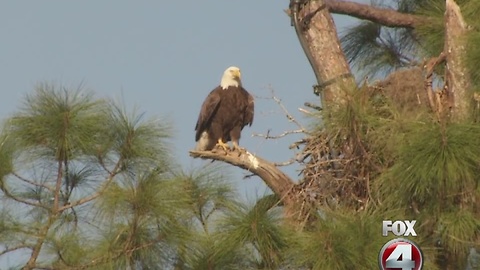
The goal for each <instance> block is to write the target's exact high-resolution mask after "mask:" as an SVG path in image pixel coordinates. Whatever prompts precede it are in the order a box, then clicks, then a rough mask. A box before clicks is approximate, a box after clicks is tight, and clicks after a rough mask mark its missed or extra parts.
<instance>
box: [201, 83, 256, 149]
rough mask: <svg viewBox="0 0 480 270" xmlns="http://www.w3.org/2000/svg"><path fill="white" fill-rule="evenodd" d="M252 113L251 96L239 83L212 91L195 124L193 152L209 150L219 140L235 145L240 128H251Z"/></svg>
mask: <svg viewBox="0 0 480 270" xmlns="http://www.w3.org/2000/svg"><path fill="white" fill-rule="evenodd" d="M253 114H254V99H253V96H252V95H250V94H249V93H248V92H247V91H246V90H245V89H244V88H243V87H242V86H241V84H240V85H238V86H236V85H233V86H228V87H225V86H223V87H222V86H218V87H217V88H215V89H213V90H212V91H211V92H210V94H209V95H208V96H207V98H206V99H205V101H204V102H203V105H202V108H201V110H200V114H199V116H198V120H197V124H196V125H195V131H196V133H195V141H196V142H197V146H196V149H195V150H197V151H206V150H212V149H213V148H214V147H215V145H216V144H217V143H218V142H219V141H220V140H221V142H223V143H226V142H228V141H232V143H233V145H234V147H236V146H238V143H239V140H240V136H241V131H242V129H243V128H244V127H245V126H246V125H252V122H253Z"/></svg>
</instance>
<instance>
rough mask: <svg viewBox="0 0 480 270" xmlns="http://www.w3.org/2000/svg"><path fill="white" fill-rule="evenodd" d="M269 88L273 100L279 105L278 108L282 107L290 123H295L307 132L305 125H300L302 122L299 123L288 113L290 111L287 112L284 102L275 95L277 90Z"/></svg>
mask: <svg viewBox="0 0 480 270" xmlns="http://www.w3.org/2000/svg"><path fill="white" fill-rule="evenodd" d="M269 88H270V92H271V93H272V99H273V100H274V101H275V102H276V103H277V104H278V106H280V108H281V109H282V110H283V112H284V113H285V116H286V117H287V119H288V121H290V122H293V123H295V125H297V126H298V127H299V128H300V129H301V130H305V128H304V127H303V125H302V124H300V122H298V121H297V120H296V119H295V118H294V117H293V116H292V115H291V114H290V112H288V110H287V108H286V107H285V105H283V103H282V100H281V99H279V98H278V97H277V96H276V95H275V90H273V88H272V87H269Z"/></svg>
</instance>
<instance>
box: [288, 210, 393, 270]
mask: <svg viewBox="0 0 480 270" xmlns="http://www.w3.org/2000/svg"><path fill="white" fill-rule="evenodd" d="M326 216H327V218H326V219H323V220H320V221H319V222H318V223H317V224H316V226H315V227H314V228H313V229H312V230H310V231H304V232H297V233H296V234H294V235H292V237H293V239H292V242H293V244H292V245H291V246H290V247H289V252H288V253H287V254H288V255H287V256H288V257H289V258H291V259H292V261H293V264H294V265H295V266H297V267H302V266H303V267H305V266H307V267H309V269H314V270H316V269H332V270H333V269H338V270H340V269H365V270H366V269H376V268H377V267H378V251H379V250H380V248H381V247H382V245H383V244H384V243H385V242H386V239H385V238H383V237H381V235H380V237H379V231H380V230H379V228H380V227H379V225H378V224H381V219H380V218H379V216H377V215H376V214H372V213H366V212H363V213H357V214H352V213H341V212H338V211H336V212H327V214H326ZM359 236H361V237H359Z"/></svg>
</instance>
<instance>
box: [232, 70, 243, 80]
mask: <svg viewBox="0 0 480 270" xmlns="http://www.w3.org/2000/svg"><path fill="white" fill-rule="evenodd" d="M241 76H242V73H241V72H240V70H234V71H233V77H234V78H237V79H240V78H241Z"/></svg>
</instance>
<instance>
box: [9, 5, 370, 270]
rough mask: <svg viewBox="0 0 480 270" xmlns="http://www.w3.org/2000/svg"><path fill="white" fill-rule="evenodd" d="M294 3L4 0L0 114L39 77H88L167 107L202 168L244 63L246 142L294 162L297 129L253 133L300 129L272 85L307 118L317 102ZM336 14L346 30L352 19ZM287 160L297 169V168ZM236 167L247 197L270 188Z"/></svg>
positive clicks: (133, 98) (182, 157)
mask: <svg viewBox="0 0 480 270" xmlns="http://www.w3.org/2000/svg"><path fill="white" fill-rule="evenodd" d="M357 2H367V1H357ZM287 7H288V1H278V0H260V1H259V0H242V1H228V0H217V1H213V0H203V1H192V0H186V1H158V0H157V1H153V0H152V1H126V0H116V1H93V0H90V1H47V0H44V1H23V0H16V1H3V2H2V3H1V5H0V34H1V43H0V82H1V89H2V90H0V91H1V99H0V116H1V118H2V119H5V118H6V117H8V116H9V115H11V114H12V113H13V112H14V111H15V110H16V108H18V106H19V105H20V102H21V100H22V99H23V97H24V96H25V94H26V93H29V92H31V91H32V90H33V89H34V86H35V84H36V83H38V82H45V81H48V82H54V83H58V84H62V85H64V86H67V87H73V88H75V87H77V86H78V85H79V84H80V83H83V85H84V86H85V88H90V89H92V90H94V91H95V92H96V93H97V96H98V97H111V98H118V99H119V98H123V99H124V101H125V103H126V104H127V105H128V108H133V107H134V106H137V107H138V108H139V110H140V111H141V112H145V113H146V117H154V116H167V117H168V119H170V120H171V122H173V127H174V137H173V139H172V141H171V142H172V144H173V146H174V154H175V156H176V160H177V161H178V162H179V163H180V164H181V165H182V166H183V167H184V168H186V169H189V168H196V167H199V166H202V165H205V164H208V162H207V161H201V160H193V159H192V158H190V157H189V156H188V150H190V149H192V148H193V146H194V144H195V141H194V126H195V122H196V120H197V116H198V113H199V110H200V106H201V103H202V102H203V100H204V98H205V97H206V95H207V94H208V93H209V92H210V91H211V90H212V89H213V88H214V87H215V86H217V85H218V84H219V81H220V77H221V75H222V73H223V71H224V69H225V68H227V67H228V66H231V65H236V66H238V67H240V68H241V69H242V76H243V84H244V86H245V88H246V89H247V90H249V91H250V92H251V93H252V94H253V95H255V96H257V99H256V104H255V106H256V107H255V110H256V111H255V120H254V124H253V125H252V127H250V128H249V127H246V128H245V129H244V131H243V133H242V140H241V141H240V144H241V145H243V146H244V147H246V148H248V150H249V151H250V152H252V153H255V154H258V155H259V156H261V157H263V158H266V159H268V160H271V161H276V162H281V161H286V160H288V159H289V158H291V157H292V156H293V154H294V153H293V152H292V151H291V150H289V149H288V145H289V144H291V143H292V142H293V141H294V140H295V139H296V138H295V137H286V138H284V139H282V140H275V141H266V140H264V139H262V138H258V137H251V134H252V133H266V132H267V131H268V130H271V131H270V132H271V134H272V135H275V134H279V133H282V132H284V131H285V130H292V129H296V128H297V127H296V126H295V125H293V124H292V123H289V122H288V120H287V118H286V117H285V116H284V114H283V112H282V110H281V109H280V108H279V107H278V105H276V104H275V103H274V102H273V101H272V100H271V99H268V98H267V97H269V96H270V95H271V93H270V90H269V89H270V88H271V89H274V90H275V93H276V95H277V96H278V97H279V98H281V99H282V101H283V103H284V105H285V106H286V107H287V109H288V110H290V111H291V113H292V114H293V115H294V116H295V117H296V118H297V119H298V120H300V121H302V122H303V123H304V124H305V125H308V123H309V121H308V119H306V118H305V117H303V116H302V114H301V113H300V112H298V107H301V106H303V103H304V102H305V101H310V102H317V97H316V96H315V95H313V92H312V85H313V84H315V83H316V82H315V77H314V75H313V72H312V70H311V68H310V66H309V64H308V61H307V60H306V57H305V55H304V53H303V51H302V50H301V47H300V44H299V42H298V40H297V37H296V35H295V31H294V29H293V27H291V26H290V19H289V18H288V17H287V16H286V14H285V13H284V12H283V9H285V8H287ZM335 19H336V24H337V26H338V27H339V28H340V29H341V28H343V27H345V26H346V25H347V24H349V23H351V22H352V20H351V19H349V18H347V17H344V16H341V17H340V16H339V17H335ZM262 97H265V98H267V99H265V98H262ZM297 138H298V137H297ZM284 169H285V170H284V171H285V172H286V173H287V174H288V175H290V176H291V177H292V178H294V179H297V178H298V177H297V174H298V172H296V169H297V167H295V166H292V167H288V168H284ZM229 171H231V172H232V173H233V175H234V178H233V179H232V180H233V181H234V182H235V183H239V184H238V187H239V192H240V194H241V195H242V196H244V197H245V196H246V197H247V198H249V199H254V198H256V197H257V196H256V194H259V195H263V194H264V193H265V192H266V189H265V186H264V185H263V183H262V182H261V180H260V179H258V178H248V179H242V175H245V174H246V173H245V172H243V171H241V170H239V169H236V168H230V170H229ZM2 261H3V262H5V258H3V259H2V258H0V268H1V266H2V265H1V262H2ZM10 263H12V261H11V260H10Z"/></svg>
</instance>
